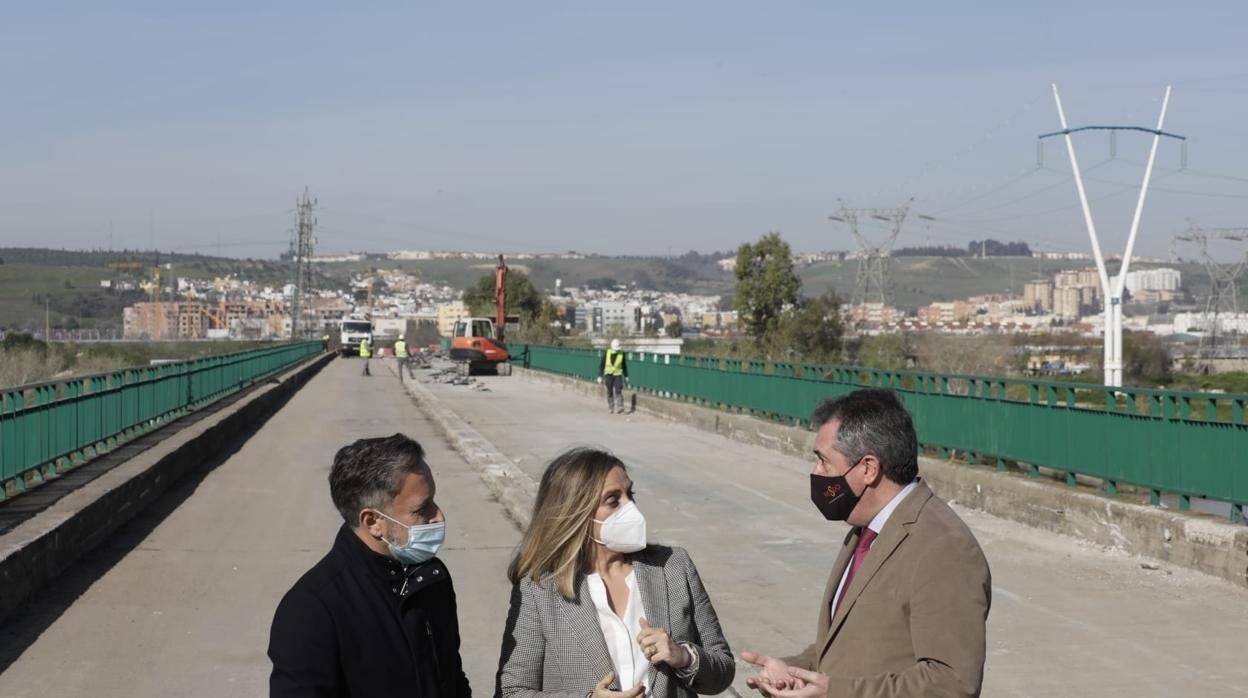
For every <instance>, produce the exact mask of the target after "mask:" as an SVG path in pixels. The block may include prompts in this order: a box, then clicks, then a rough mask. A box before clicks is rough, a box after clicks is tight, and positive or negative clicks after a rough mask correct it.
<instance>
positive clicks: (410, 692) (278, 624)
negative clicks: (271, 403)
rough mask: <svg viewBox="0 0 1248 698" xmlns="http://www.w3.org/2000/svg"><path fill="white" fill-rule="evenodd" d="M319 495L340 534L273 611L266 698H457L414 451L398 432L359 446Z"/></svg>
mask: <svg viewBox="0 0 1248 698" xmlns="http://www.w3.org/2000/svg"><path fill="white" fill-rule="evenodd" d="M329 489H330V495H331V496H332V497H333V500H334V506H335V507H337V509H338V511H339V513H341V514H342V517H343V519H344V520H345V521H346V524H345V525H344V526H343V527H342V528H341V529H340V530H339V531H338V537H337V538H336V539H335V540H334V545H333V548H331V549H330V551H329V554H327V555H326V556H325V557H324V558H322V559H321V561H320V562H318V563H316V565H315V566H314V567H312V569H311V570H309V571H308V572H307V573H306V574H304V575H303V577H301V578H300V579H299V581H297V582H295V585H294V586H293V587H291V589H290V591H288V592H286V596H284V597H283V598H282V601H281V603H280V604H278V607H277V612H276V613H275V614H274V616H273V627H272V629H271V631H270V633H269V658H270V659H271V660H272V661H273V673H272V674H271V675H270V677H269V695H270V696H273V698H287V697H291V698H293V697H296V696H298V697H300V698H302V697H309V698H311V697H313V696H315V697H316V698H321V697H328V696H353V697H355V698H361V697H370V696H410V697H412V698H444V697H445V698H469V696H471V691H470V690H469V687H468V677H467V676H465V675H464V670H463V665H462V663H461V661H460V657H459V619H458V617H457V613H456V607H455V589H454V587H453V585H452V584H451V575H450V572H448V571H447V569H446V565H444V564H443V563H442V561H441V560H439V559H438V558H436V557H434V555H435V554H436V553H437V551H438V548H439V547H440V546H441V544H442V540H443V538H444V536H445V528H446V519H445V517H444V516H443V514H442V510H441V509H439V508H438V505H437V504H436V503H435V502H434V495H435V494H436V492H437V488H436V486H435V484H434V481H433V473H432V471H430V469H429V465H428V464H427V463H426V462H425V459H424V449H422V448H421V446H420V444H418V443H416V442H415V441H413V440H411V439H409V438H408V437H406V436H404V435H402V434H395V435H394V436H390V437H387V438H376V439H360V440H359V441H356V442H355V443H353V444H351V445H349V446H345V447H343V448H342V449H341V450H339V451H338V454H337V455H336V456H334V466H333V469H332V470H331V471H330V474H329Z"/></svg>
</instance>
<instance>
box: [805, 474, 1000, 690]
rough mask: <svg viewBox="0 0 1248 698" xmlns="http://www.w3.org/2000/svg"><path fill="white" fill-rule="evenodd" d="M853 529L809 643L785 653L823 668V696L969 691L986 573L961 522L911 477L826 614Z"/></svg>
mask: <svg viewBox="0 0 1248 698" xmlns="http://www.w3.org/2000/svg"><path fill="white" fill-rule="evenodd" d="M858 531H859V529H857V528H855V529H853V530H852V531H850V533H849V535H848V536H846V537H845V542H844V546H843V547H842V548H841V554H840V556H839V557H838V558H837V560H836V564H835V565H833V566H832V574H831V576H829V578H828V586H827V589H826V590H825V591H824V594H823V600H822V601H821V602H820V603H819V609H818V614H819V626H818V632H817V634H816V635H815V642H814V644H812V645H811V646H810V647H807V648H806V650H805V651H804V652H802V653H801V654H798V655H796V656H794V657H789V658H787V659H786V660H785V661H787V662H788V663H789V664H792V665H794V666H800V667H803V668H806V669H810V670H815V671H819V672H822V673H825V674H827V675H828V676H829V677H831V681H830V682H829V686H828V696H829V698H837V697H840V696H852V697H853V698H900V697H901V696H925V697H926V696H978V695H979V691H980V686H981V685H982V683H983V678H984V649H985V638H984V626H985V624H986V622H987V620H988V607H989V605H990V604H991V602H992V577H991V574H990V573H989V571H988V561H987V560H986V559H984V553H983V551H982V550H980V548H979V543H978V542H976V540H975V536H974V535H973V534H972V533H971V531H970V529H968V528H967V527H966V524H965V523H963V522H962V519H960V518H958V515H957V514H955V513H953V510H952V509H950V508H949V505H948V504H945V503H944V502H943V501H941V500H940V499H938V498H937V497H936V496H935V495H933V494H932V491H931V490H930V489H928V487H927V485H926V484H923V483H922V482H920V483H919V486H918V487H916V488H915V489H914V490H913V491H912V492H910V494H909V495H907V496H906V498H905V499H904V500H902V501H901V503H900V504H899V505H898V507H897V508H896V509H895V510H894V511H893V513H892V516H890V517H889V519H888V521H887V522H886V523H885V524H884V528H883V530H881V531H880V534H879V536H878V537H877V538H876V539H875V542H874V543H872V545H871V552H870V553H868V554H867V558H866V559H865V560H864V561H863V563H862V566H861V567H860V568H859V569H858V573H857V574H856V575H855V576H854V580H853V582H852V583H851V584H850V585H849V588H848V589H847V590H846V591H845V598H844V599H843V600H842V601H841V604H840V605H839V606H838V607H837V609H836V616H835V617H834V618H829V614H828V610H829V608H830V607H831V604H832V595H833V594H835V593H836V587H837V586H838V585H839V584H840V581H841V575H842V574H843V573H844V572H845V568H846V567H848V566H849V562H850V560H851V559H852V557H853V553H854V547H855V546H856V545H857V544H858Z"/></svg>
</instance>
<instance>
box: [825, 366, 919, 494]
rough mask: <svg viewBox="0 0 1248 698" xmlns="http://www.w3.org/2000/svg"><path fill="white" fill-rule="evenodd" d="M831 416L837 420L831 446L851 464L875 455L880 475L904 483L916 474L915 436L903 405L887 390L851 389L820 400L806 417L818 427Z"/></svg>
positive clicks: (917, 448)
mask: <svg viewBox="0 0 1248 698" xmlns="http://www.w3.org/2000/svg"><path fill="white" fill-rule="evenodd" d="M833 419H836V420H839V421H840V423H841V424H840V428H838V429H837V432H836V444H835V445H834V448H836V450H838V451H840V452H841V453H842V454H844V455H845V457H847V458H849V460H850V463H851V464H855V463H857V462H858V461H860V460H862V459H863V458H864V457H866V456H867V455H873V456H875V457H876V458H877V459H878V460H879V461H880V465H881V466H882V467H883V470H884V477H887V478H888V479H889V480H892V481H893V482H895V483H897V484H899V485H907V484H909V483H911V482H912V481H914V479H915V478H916V477H918V474H919V439H918V436H917V435H916V434H915V432H914V421H913V420H911V419H910V413H909V412H907V411H906V407H905V405H903V404H902V403H901V400H900V399H898V397H897V394H896V393H894V392H893V391H891V390H880V389H874V388H873V389H868V390H855V391H854V392H852V393H850V394H848V395H842V396H841V397H838V398H831V399H828V400H824V401H823V402H821V403H819V405H818V406H817V407H815V411H814V414H812V415H811V418H810V421H811V423H812V424H814V426H815V428H816V429H818V428H820V427H822V426H823V425H825V424H827V423H828V422H830V421H832V420H833Z"/></svg>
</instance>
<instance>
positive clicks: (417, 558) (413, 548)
mask: <svg viewBox="0 0 1248 698" xmlns="http://www.w3.org/2000/svg"><path fill="white" fill-rule="evenodd" d="M377 515H378V516H382V517H384V518H387V519H390V520H391V521H394V522H395V523H396V524H398V525H400V526H402V527H403V528H405V529H407V541H406V542H403V543H399V544H395V543H391V542H390V539H389V538H386V537H384V536H383V537H382V540H384V541H386V545H387V546H389V548H390V556H391V557H393V558H394V559H395V560H397V561H399V563H401V564H404V565H419V564H422V563H425V562H428V561H429V560H430V559H432V558H433V556H434V555H437V554H438V550H439V549H440V548H441V547H442V543H443V542H445V540H446V522H445V521H439V522H438V523H431V524H424V525H418V526H409V525H407V524H405V523H403V522H402V521H398V520H396V519H393V518H391V517H389V516H386V515H385V514H383V513H381V512H380V511H379V512H377Z"/></svg>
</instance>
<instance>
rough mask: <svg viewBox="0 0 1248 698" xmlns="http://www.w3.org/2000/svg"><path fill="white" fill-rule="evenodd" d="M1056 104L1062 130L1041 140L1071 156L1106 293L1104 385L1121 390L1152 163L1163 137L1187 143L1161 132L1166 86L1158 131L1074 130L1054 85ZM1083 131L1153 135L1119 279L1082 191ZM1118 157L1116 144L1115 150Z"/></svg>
mask: <svg viewBox="0 0 1248 698" xmlns="http://www.w3.org/2000/svg"><path fill="white" fill-rule="evenodd" d="M1053 101H1054V103H1055V104H1056V105H1057V118H1058V121H1059V122H1061V125H1062V130H1060V131H1054V132H1052V133H1045V134H1041V136H1040V140H1041V141H1043V140H1044V139H1045V138H1052V137H1054V136H1062V137H1063V138H1064V140H1065V141H1066V153H1067V155H1069V156H1070V169H1071V170H1072V171H1073V172H1074V175H1075V191H1076V193H1077V194H1078V196H1079V205H1080V206H1081V207H1082V208H1083V222H1084V224H1085V225H1086V226H1087V228H1088V238H1089V239H1090V240H1091V241H1092V256H1093V257H1094V258H1095V259H1096V270H1097V274H1098V276H1100V279H1101V291H1102V292H1103V293H1104V294H1105V333H1104V337H1105V346H1104V350H1105V353H1104V357H1105V359H1104V364H1105V373H1104V381H1105V385H1107V386H1110V387H1115V388H1116V387H1120V386H1121V385H1122V292H1123V289H1124V288H1125V286H1126V279H1127V270H1128V269H1130V268H1131V253H1132V251H1133V250H1134V249H1135V237H1136V234H1137V233H1138V232H1139V230H1140V217H1141V215H1142V214H1143V213H1144V199H1145V197H1146V196H1148V183H1149V182H1150V181H1151V180H1152V178H1153V163H1154V162H1155V161H1156V160H1157V146H1158V144H1159V143H1160V142H1161V137H1162V136H1165V137H1167V138H1174V139H1177V140H1180V141H1183V140H1186V139H1185V138H1184V137H1183V136H1179V135H1176V134H1173V133H1167V132H1165V131H1163V130H1161V129H1162V127H1163V126H1164V125H1165V123H1166V108H1167V107H1168V106H1169V105H1170V88H1169V87H1166V93H1165V96H1164V97H1162V99H1161V114H1160V115H1159V116H1158V117H1157V128H1147V127H1145V126H1080V127H1078V128H1071V127H1070V126H1069V125H1067V123H1066V111H1065V110H1064V109H1063V108H1062V98H1061V96H1059V95H1058V93H1057V85H1056V84H1055V85H1053ZM1080 131H1109V132H1110V133H1111V134H1112V133H1114V132H1116V131H1139V132H1142V133H1151V134H1152V136H1153V145H1152V148H1151V149H1150V150H1149V151H1148V162H1147V164H1145V166H1144V181H1143V182H1142V183H1141V184H1140V195H1139V198H1138V199H1137V200H1136V202H1135V215H1134V216H1133V217H1132V219H1131V232H1130V233H1128V234H1127V248H1126V251H1124V252H1123V254H1122V266H1121V267H1119V268H1118V274H1117V276H1114V277H1110V275H1109V272H1108V271H1107V270H1106V268H1105V258H1104V256H1102V255H1101V242H1100V238H1098V237H1097V234H1096V224H1095V223H1094V222H1093V220H1092V209H1091V208H1090V207H1089V206H1088V194H1087V191H1086V190H1085V189H1084V188H1083V174H1082V173H1081V172H1080V171H1079V159H1078V158H1077V157H1075V142H1074V140H1073V139H1072V138H1071V134H1073V133H1078V132H1080ZM1112 152H1113V153H1114V154H1115V155H1116V154H1117V146H1116V142H1115V146H1114V149H1113V151H1112Z"/></svg>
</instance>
